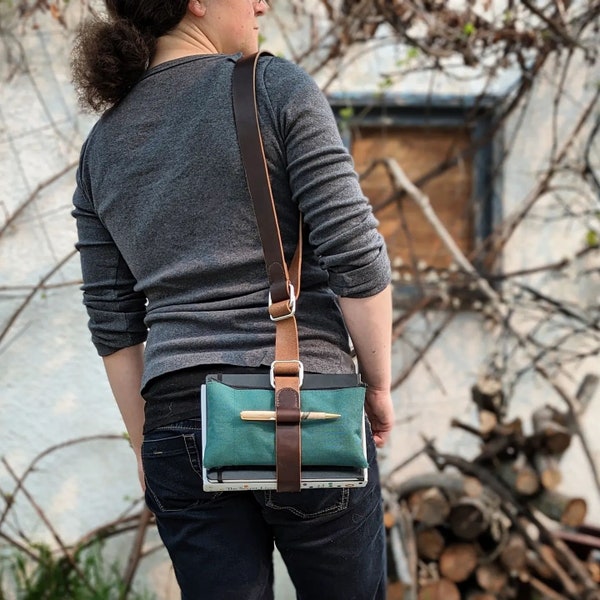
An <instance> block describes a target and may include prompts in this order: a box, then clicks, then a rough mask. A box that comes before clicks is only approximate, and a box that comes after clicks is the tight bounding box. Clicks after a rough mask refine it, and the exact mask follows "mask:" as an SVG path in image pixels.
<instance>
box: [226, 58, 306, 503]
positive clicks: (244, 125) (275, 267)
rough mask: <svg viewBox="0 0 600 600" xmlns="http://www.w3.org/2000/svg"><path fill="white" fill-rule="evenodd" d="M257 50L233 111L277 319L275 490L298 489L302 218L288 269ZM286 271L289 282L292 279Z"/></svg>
mask: <svg viewBox="0 0 600 600" xmlns="http://www.w3.org/2000/svg"><path fill="white" fill-rule="evenodd" d="M261 54H265V55H269V54H268V53H265V52H263V53H258V54H255V55H252V56H248V57H246V58H243V59H240V60H238V62H237V64H236V66H235V68H234V71H233V110H234V117H235V123H236V128H237V135H238V142H239V145H240V151H241V155H242V161H243V163H244V171H245V173H246V181H247V183H248V189H249V191H250V195H251V197H252V202H253V204H254V212H255V215H256V221H257V223H258V230H259V234H260V240H261V243H262V247H263V254H264V257H265V264H266V267H267V276H268V279H269V292H270V305H269V314H270V315H271V318H272V319H273V320H274V321H275V361H274V362H273V365H272V367H271V369H272V379H273V383H274V387H275V412H276V422H275V456H276V472H277V490H278V491H280V492H297V491H300V478H301V456H302V449H301V437H300V385H301V377H302V365H301V363H300V353H299V346H298V328H297V325H296V317H295V314H294V312H295V302H296V298H297V297H298V296H299V294H300V274H301V260H302V221H301V219H300V231H299V235H298V247H297V248H296V252H295V254H294V258H293V260H292V264H291V266H290V269H289V271H288V267H287V264H286V261H285V256H284V252H283V244H282V242H281V234H280V230H279V223H278V220H277V212H276V209H275V202H274V200H273V193H272V191H271V183H270V180H269V169H268V166H267V160H266V157H265V153H264V148H263V143H262V137H261V134H260V125H259V122H258V107H257V104H256V86H255V79H256V65H257V62H258V58H259V56H260V55H261ZM290 273H291V275H292V282H290Z"/></svg>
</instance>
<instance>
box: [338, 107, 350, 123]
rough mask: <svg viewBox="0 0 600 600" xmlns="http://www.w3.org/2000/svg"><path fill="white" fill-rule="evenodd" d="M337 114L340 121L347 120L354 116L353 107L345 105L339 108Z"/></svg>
mask: <svg viewBox="0 0 600 600" xmlns="http://www.w3.org/2000/svg"><path fill="white" fill-rule="evenodd" d="M339 115H340V119H342V121H349V120H350V119H351V118H352V117H353V116H354V108H352V107H351V106H345V107H344V108H341V109H340V112H339Z"/></svg>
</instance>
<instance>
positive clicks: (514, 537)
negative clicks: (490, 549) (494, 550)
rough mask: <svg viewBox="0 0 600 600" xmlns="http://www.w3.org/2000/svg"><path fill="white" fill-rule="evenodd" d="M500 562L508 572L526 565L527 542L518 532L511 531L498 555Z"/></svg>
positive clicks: (518, 569)
mask: <svg viewBox="0 0 600 600" xmlns="http://www.w3.org/2000/svg"><path fill="white" fill-rule="evenodd" d="M499 560H500V562H501V564H503V565H504V568H505V569H506V570H507V571H508V572H509V573H513V572H515V571H520V570H521V569H523V568H525V566H526V565H527V544H526V543H525V540H524V539H523V538H522V537H521V536H520V535H519V534H518V533H511V534H509V536H508V539H507V540H506V544H505V545H504V547H503V548H502V550H501V552H500V556H499Z"/></svg>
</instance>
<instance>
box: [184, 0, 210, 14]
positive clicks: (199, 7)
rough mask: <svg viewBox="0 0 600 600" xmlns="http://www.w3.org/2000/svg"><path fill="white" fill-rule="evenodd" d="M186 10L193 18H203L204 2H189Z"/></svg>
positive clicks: (196, 0) (201, 0)
mask: <svg viewBox="0 0 600 600" xmlns="http://www.w3.org/2000/svg"><path fill="white" fill-rule="evenodd" d="M188 10H189V11H190V12H191V13H192V14H193V15H194V16H195V17H203V16H204V15H205V14H206V4H205V2H204V0H189V2H188Z"/></svg>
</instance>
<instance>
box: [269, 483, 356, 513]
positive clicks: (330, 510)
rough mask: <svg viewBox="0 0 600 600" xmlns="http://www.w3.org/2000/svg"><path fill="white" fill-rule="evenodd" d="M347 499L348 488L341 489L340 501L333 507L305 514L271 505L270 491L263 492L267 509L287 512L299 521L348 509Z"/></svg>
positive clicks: (295, 509) (289, 508)
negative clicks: (298, 518) (299, 519)
mask: <svg viewBox="0 0 600 600" xmlns="http://www.w3.org/2000/svg"><path fill="white" fill-rule="evenodd" d="M349 499H350V488H342V499H341V500H340V501H339V502H336V503H335V504H334V505H333V506H329V507H328V508H324V509H323V510H320V511H318V512H313V513H305V512H303V511H301V510H298V509H297V508H294V507H293V506H281V505H277V504H275V503H273V500H272V492H271V491H270V490H269V491H266V492H265V505H266V506H267V507H268V508H272V509H273V510H289V511H290V512H291V513H292V514H294V515H296V516H297V517H300V518H301V519H309V518H313V517H319V516H323V515H331V514H335V513H336V512H340V511H342V510H345V509H346V508H348V502H349Z"/></svg>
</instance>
